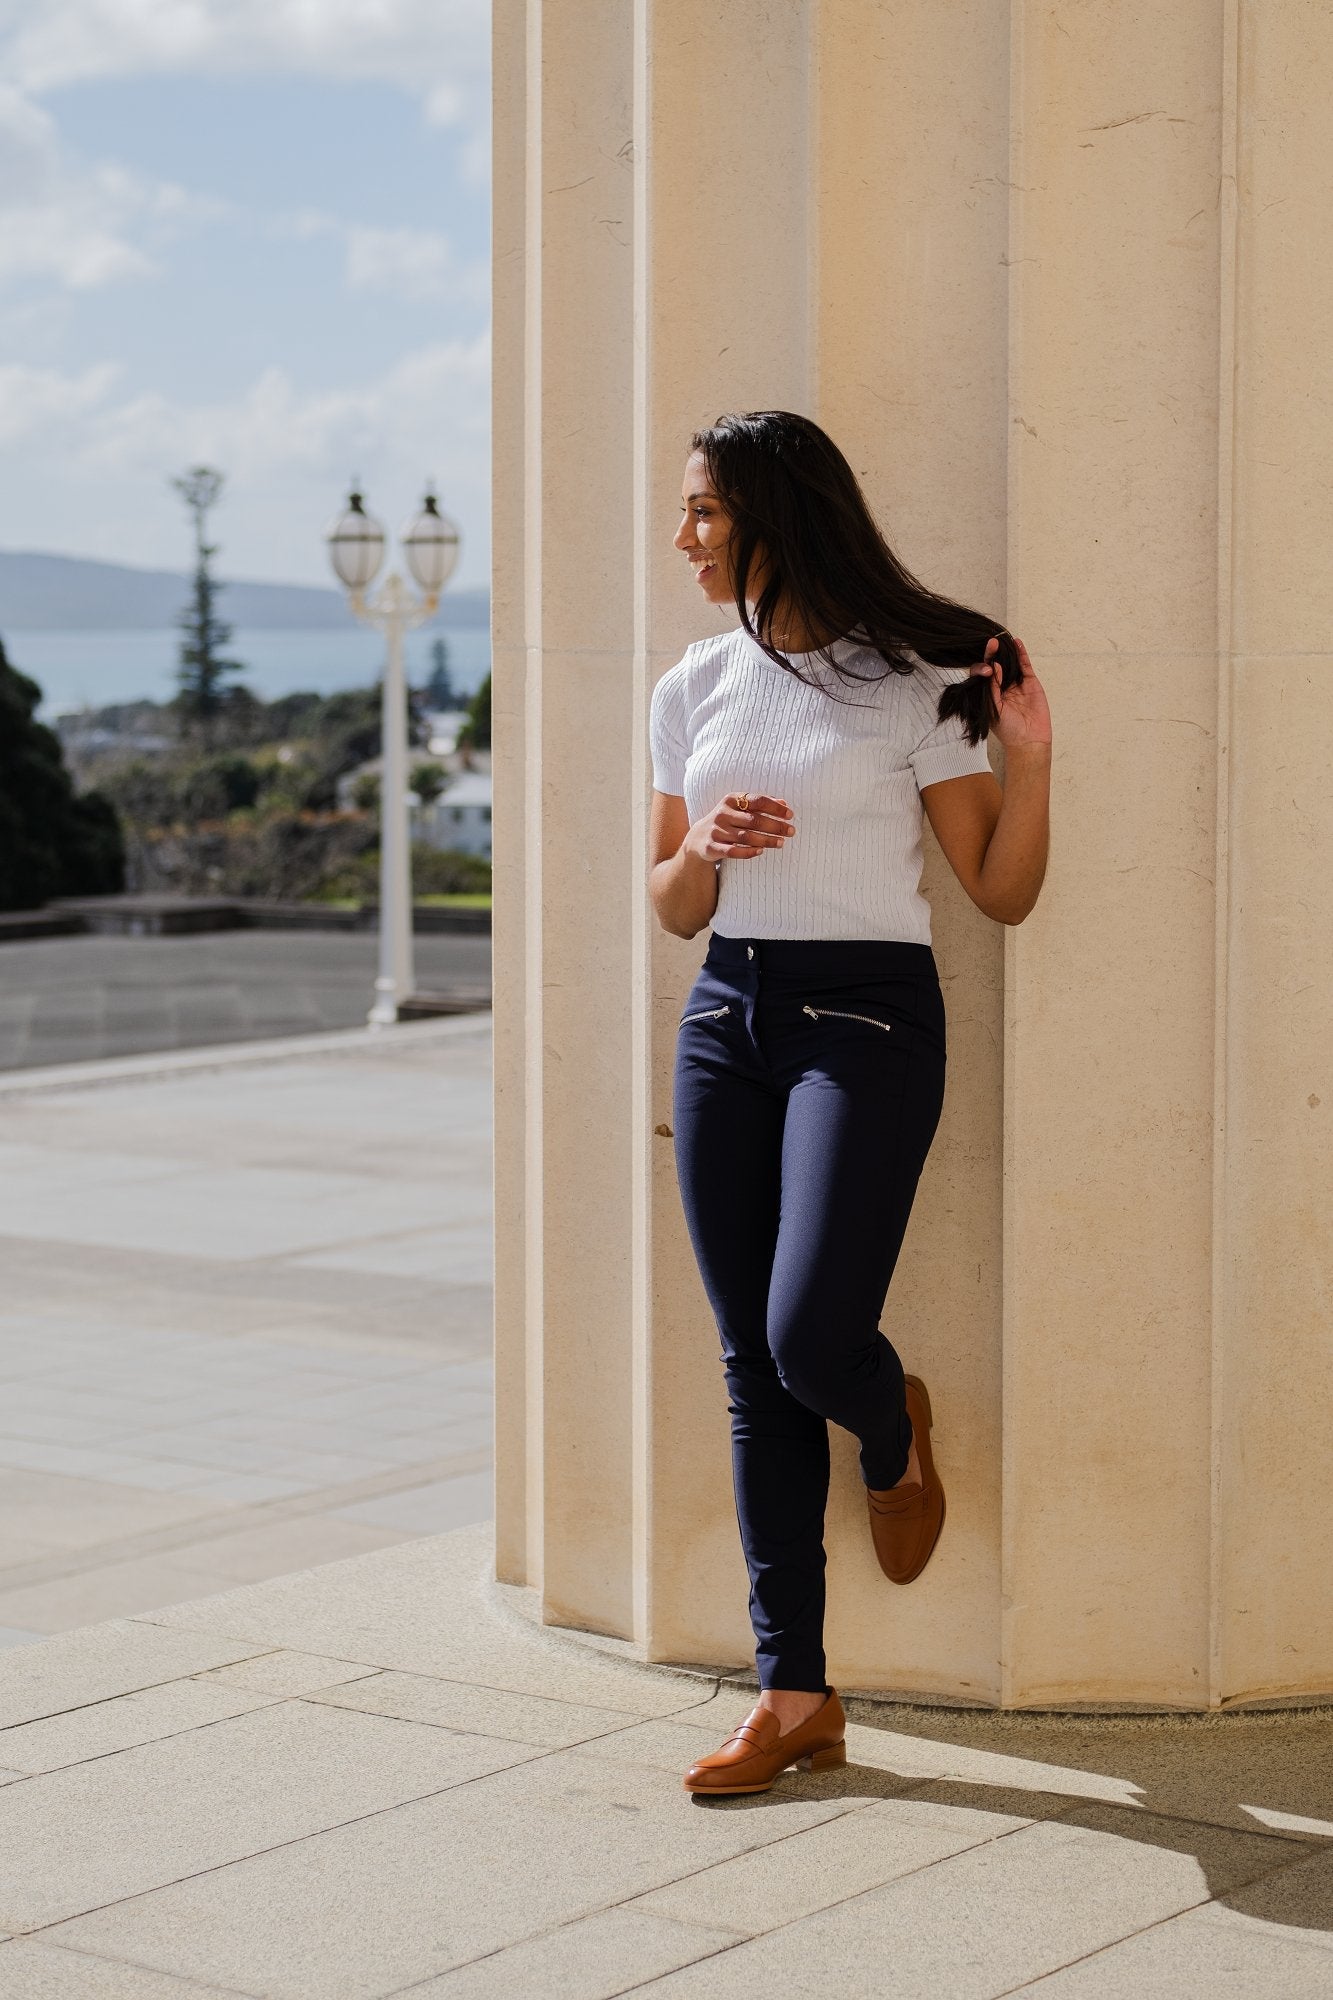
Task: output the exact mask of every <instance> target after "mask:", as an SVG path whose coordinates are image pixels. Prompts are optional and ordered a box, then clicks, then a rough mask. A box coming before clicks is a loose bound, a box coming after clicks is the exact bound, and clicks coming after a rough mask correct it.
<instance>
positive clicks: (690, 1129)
mask: <svg viewBox="0 0 1333 2000" xmlns="http://www.w3.org/2000/svg"><path fill="white" fill-rule="evenodd" d="M681 501H682V506H681V525H680V529H679V532H678V533H677V535H676V538H675V541H676V547H677V548H678V549H680V550H681V552H682V553H683V554H684V556H685V558H686V560H687V561H688V562H689V564H690V565H691V567H692V569H693V570H694V573H695V577H696V579H697V582H698V586H699V588H700V590H701V591H702V593H703V595H704V597H705V598H706V599H707V600H708V602H709V603H710V604H715V605H718V606H726V607H728V608H731V607H733V606H734V608H735V609H736V611H737V612H738V613H739V616H740V629H739V630H729V631H726V632H724V633H722V634H720V635H718V636H717V637H714V638H709V639H701V640H698V641H696V643H695V644H694V645H692V646H690V647H689V648H688V650H687V652H686V654H685V657H684V659H682V660H681V661H680V662H679V664H678V665H677V666H675V667H673V668H671V669H670V671H669V672H667V673H666V674H664V675H663V677H662V679H661V680H660V681H659V682H658V684H657V686H656V688H655V690H654V693H653V701H652V716H651V736H652V755H653V785H654V795H653V814H652V830H651V836H650V847H651V855H652V866H651V874H650V892H651V895H652V899H653V905H654V908H655V910H656V912H657V916H658V920H659V921H660V923H661V924H662V925H663V927H664V928H665V929H666V930H668V931H672V932H674V933H675V934H676V935H677V936H679V937H693V936H695V935H696V933H697V932H698V931H700V930H701V929H703V927H704V926H705V925H711V927H712V936H711V938H710V941H709V946H708V953H707V957H706V958H705V961H704V964H703V967H702V969H701V970H700V972H699V975H698V977H697V979H696V980H695V983H694V986H693V988H692V989H691V992H690V996H689V999H688V1000H687V1002H686V1004H685V1006H684V1008H683V1009H682V1019H681V1023H680V1029H679V1034H678V1039H677V1046H676V1072H675V1123H674V1130H675V1143H676V1160H677V1167H678V1172H679V1179H680V1188H681V1196H682V1200H683V1204H684V1209H685V1217H686V1222H687V1225H688V1228H689V1232H690V1238H691V1242H692V1244H693V1247H694V1252H695V1256H696V1257H697V1259H698V1263H699V1270H700V1274H701V1276H702V1279H703V1283H704V1287H705V1290H706V1292H707V1294H708V1298H709V1301H710V1304H711V1305H712V1308H713V1311H714V1314H715V1316H716V1319H717V1325H718V1332H719V1335H720V1337H721V1343H722V1359H723V1365H724V1369H725V1375H726V1382H727V1388H728V1392H729V1404H728V1407H729V1410H730V1413H731V1433H732V1474H733V1483H734V1490H735V1496H736V1512H737V1519H738V1522H739V1526H740V1532H741V1541H742V1545H743V1548H744V1552H745V1560H746V1566H747V1568H748V1570H749V1575H750V1617H751V1622H752V1624H753V1627H754V1634H755V1661H756V1666H757V1669H758V1674H759V1685H760V1695H759V1701H758V1704H757V1706H756V1707H755V1708H753V1709H752V1710H751V1712H750V1714H749V1715H748V1716H747V1717H746V1719H745V1721H744V1722H742V1723H741V1724H740V1726H739V1727H738V1728H737V1729H736V1731H735V1732H734V1733H733V1735H732V1736H731V1737H729V1738H728V1739H727V1741H726V1743H724V1744H723V1745H722V1746H721V1748H720V1749H719V1750H717V1751H716V1752H714V1753H712V1754H711V1755H709V1756H706V1757H703V1758H700V1759H699V1761H698V1762H697V1763H696V1764H694V1765H693V1766H692V1767H691V1769H690V1770H689V1772H688V1773H687V1775H686V1777H685V1786H686V1789H687V1790H689V1791H693V1792H723V1793H731V1792H753V1791H763V1790H766V1789H767V1788H768V1787H769V1786H770V1785H771V1784H772V1783H773V1780H774V1779H775V1778H776V1777H777V1775H778V1773H779V1772H780V1771H782V1770H784V1769H786V1768H787V1767H788V1766H789V1765H791V1764H793V1763H796V1762H801V1763H802V1764H805V1765H806V1766H808V1767H810V1768H819V1767H821V1766H823V1765H825V1764H838V1763H842V1762H843V1761H844V1760H845V1757H846V1751H845V1748H844V1743H843V1737H844V1727H845V1724H844V1718H843V1712H842V1707H841V1704H840V1703H839V1700H838V1696H837V1693H836V1691H835V1690H834V1689H833V1688H831V1687H829V1686H828V1684H827V1682H826V1680H825V1660H824V1649H823V1619H824V1567H825V1556H824V1540H823V1537H824V1506H825V1500H826V1497H827V1493H828V1478H829V1450H828V1420H829V1419H830V1418H831V1419H832V1420H833V1421H834V1422H835V1423H838V1424H841V1425H842V1426H843V1427H844V1428H845V1429H847V1430H849V1431H851V1432H852V1433H853V1434H854V1435H855V1436H856V1438H857V1439H858V1440H859V1443H860V1470H861V1476H862V1479H863V1480H864V1483H865V1486H866V1497H867V1510H868V1514H869V1520H870V1528H871V1533H872V1536H873V1539H874V1546H875V1552H876V1555H877V1557H878V1559H879V1563H880V1567H881V1568H882V1569H883V1571H884V1573H885V1575H886V1576H887V1577H888V1578H889V1579H890V1580H891V1581H893V1582H894V1583H899V1584H905V1583H909V1582H911V1580H912V1579H913V1578H914V1577H916V1576H918V1575H919V1574H920V1572H921V1570H922V1569H923V1567H924V1566H925V1564H926V1562H927V1561H928V1560H929V1557H930V1555H931V1553H932V1551H933V1549H934V1546H935V1543H936V1540H937V1538H938V1536H939V1532H940V1528H941V1526H942V1524H943V1519H944V1493H943V1489H942V1487H941V1484H940V1481H939V1477H938V1475H937V1473H936V1471H935V1467H934V1463H933V1461H932V1457H931V1450H930V1421H931V1413H930V1401H929V1397H928V1395H927V1393H926V1389H925V1385H924V1384H923V1383H922V1381H921V1379H920V1377H919V1376H915V1375H907V1376H905V1375H904V1373H903V1367H902V1363H901V1361H900V1360H899V1357H898V1355H897V1354H896V1353H895V1351H894V1349H893V1347H892V1346H891V1345H890V1343H889V1342H888V1340H887V1339H886V1338H885V1337H884V1335H883V1334H882V1333H881V1332H880V1330H879V1315H880V1312H881V1310H882V1308H883V1304H884V1300H885V1296H886V1294H887V1291H888V1286H889V1280H890V1278H891V1277H892V1274H893V1268H894V1264H895V1262H896V1260H897V1256H898V1251H899V1247H900V1245H901V1243H902V1240H903V1235H904V1232H905V1230H906V1227H907V1218H908V1215H909V1213H910V1210H911V1206H912V1200H913V1196H914V1194H915V1191H916V1185H917V1181H918V1179H919V1177H920V1174H921V1169H922V1167H923V1165H924V1163H925V1159H926V1154H927V1152H928V1151H929V1148H930V1143H931V1140H932V1139H933V1137H934V1135H935V1129H936V1126H937V1125H938V1122H939V1116H940V1110H941V1106H942V1103H943V1096H944V1076H945V1015H944V1003H943V999H942V996H941V993H940V985H939V978H938V974H937V970H936V965H935V960H934V956H933V953H932V951H931V943H930V936H931V933H930V906H929V904H928V903H927V902H926V900H925V898H924V897H923V896H922V895H921V894H920V892H919V889H918V886H917V885H918V882H919V879H920V874H921V864H922V856H921V816H922V809H923V807H924V810H925V813H926V814H927V816H928V817H929V819H930V823H931V826H932V828H933V830H934V833H935V836H936V838H937V839H938V841H939V844H940V846H941V848H942V849H943V850H944V853H945V855H946V856H947V858H948V860H949V863H950V865H951V866H952V868H953V870H954V873H955V874H956V875H957V876H958V879H959V880H960V882H961V883H962V885H963V887H964V888H965V889H966V891H967V893H968V895H969V896H970V897H971V898H972V900H973V902H974V903H976V904H977V906H978V908H980V909H982V910H984V911H985V912H986V914H987V915H988V916H990V917H993V918H994V919H995V920H996V921H997V922H999V923H1006V924H1018V923H1021V922H1022V921H1023V919H1024V917H1026V916H1027V914H1028V912H1029V911H1030V910H1031V909H1032V907H1033V905H1034V903H1035V902H1036V899H1037V895H1038V892H1039V890H1040V888H1041V884H1042V879H1043V876H1044V874H1045V869H1046V855H1047V841H1048V810H1047V809H1048V796H1049V779H1050V758H1051V722H1050V713H1049V710H1048V708H1047V705H1046V698H1045V695H1044V694H1043V692H1042V689H1041V686H1040V683H1039V682H1038V680H1037V677H1036V675H1035V674H1034V673H1033V671H1032V667H1031V663H1030V661H1029V660H1028V657H1027V653H1026V651H1025V650H1024V648H1023V646H1022V645H1021V643H1020V642H1019V641H1018V640H1016V639H1013V638H1011V637H1010V635H1009V634H1008V633H1007V632H1004V631H1003V630H1001V629H1000V628H999V627H998V626H997V625H996V623H995V621H993V620H991V619H988V618H985V617H983V616H982V615H981V613H979V612H976V611H971V610H968V609H967V608H966V607H965V606H962V605H957V604H953V603H951V602H949V601H948V600H947V599H945V598H941V597H938V596H936V595H934V594H933V593H932V592H930V591H928V590H926V589H925V588H924V587H923V586H922V585H921V584H919V583H918V582H917V581H916V580H915V578H913V577H912V576H910V575H909V574H908V573H907V571H906V570H905V569H904V568H903V566H902V564H901V563H899V562H898V560H897V559H896V557H895V556H894V555H893V553H892V551H891V550H890V549H889V548H888V546H887V545H886V543H885V541H884V539H883V537H882V536H881V534H880V532H879V530H878V528H877V527H876V525H875V523H874V521H873V519H872V517H871V515H870V512H869V510H868V508H867V506H866V503H865V500H864V498H863V496H862V494H861V491H860V488H859V487H858V485H857V482H856V478H855V476H854V474H853V472H852V470H851V467H850V466H849V465H848V463H847V461H846V459H845V458H844V457H843V455H842V453H841V452H840V451H839V450H838V448H837V446H836V445H835V444H834V443H833V442H832V440H831V439H830V438H829V437H827V436H826V435H825V433H824V432H823V431H822V430H820V429H819V427H818V426H817V425H816V424H813V423H811V422H809V421H808V420H807V419H806V418H803V417H799V416H793V415H791V414H789V413H788V412H785V411H781V410H765V411H758V412H751V413H750V414H748V415H744V416H727V417H723V418H721V419H719V421H718V423H717V424H716V425H715V426H714V427H713V428H712V429H710V430H706V431H700V432H698V433H697V434H696V435H695V437H694V438H693V439H692V440H691V452H690V458H689V461H688V464H687V465H686V468H685V480H684V485H683V487H682V491H681ZM992 729H994V731H995V733H996V735H997V736H998V737H999V740H1000V742H1001V743H1002V744H1003V745H1004V750H1005V784H1004V788H1003V791H1002V790H1001V787H1000V785H999V784H998V782H997V781H996V779H995V777H994V776H993V774H992V772H991V768H990V762H989V759H988V756H987V751H986V744H985V738H986V736H987V735H988V733H989V732H990V730H992Z"/></svg>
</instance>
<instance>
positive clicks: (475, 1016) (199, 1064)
mask: <svg viewBox="0 0 1333 2000" xmlns="http://www.w3.org/2000/svg"><path fill="white" fill-rule="evenodd" d="M490 1026H491V1007H490V1003H489V1001H487V1002H486V1003H485V1004H481V1003H479V1004H478V1005H477V1006H476V1008H475V1009H474V1010H472V1011H469V1012H467V1013H459V1014H451V1015H448V1016H446V1017H445V1018H444V1019H443V1020H438V1021H400V1022H398V1023H397V1024H396V1025H394V1026H391V1027H385V1028H331V1029H328V1030H326V1031H323V1032H321V1033H319V1034H314V1035H290V1036H286V1035H280V1036H276V1037H269V1038H266V1039H264V1040H255V1041H251V1042H247V1041H244V1040H242V1039H239V1038H238V1039H237V1040H236V1041H234V1042H212V1043H204V1044H201V1045H200V1046H199V1047H197V1048H186V1049H160V1050H145V1051H142V1052H140V1053H138V1054H134V1055H124V1056H95V1057H90V1058H89V1059H88V1060H87V1061H85V1062H65V1063H50V1064H34V1065H33V1066H32V1067H31V1068H30V1069H16V1070H11V1071H6V1072H4V1073H3V1074H0V1097H11V1096H12V1097H22V1096H28V1095H31V1094H33V1093H35V1092H38V1091H45V1090H72V1089H77V1090H89V1089H95V1088H99V1087H107V1086H111V1085H115V1084H126V1083H158V1082H169V1081H170V1080H171V1078H173V1077H177V1076H190V1075H197V1074H200V1073H207V1072H209V1071H212V1070H227V1069H241V1068H245V1067H248V1066H252V1065H253V1066H258V1065H260V1064H267V1063H275V1062H288V1061H292V1062H295V1061H306V1060H317V1059H318V1058H320V1057H324V1056H343V1055H358V1054H360V1055H383V1054H385V1053H387V1052H389V1051H390V1050H393V1049H400V1048H414V1047H416V1048H421V1047H429V1046H431V1045H433V1044H434V1043H437V1042H450V1041H454V1040H461V1039H465V1038H466V1037H467V1036H469V1035H484V1034H487V1033H489V1032H490Z"/></svg>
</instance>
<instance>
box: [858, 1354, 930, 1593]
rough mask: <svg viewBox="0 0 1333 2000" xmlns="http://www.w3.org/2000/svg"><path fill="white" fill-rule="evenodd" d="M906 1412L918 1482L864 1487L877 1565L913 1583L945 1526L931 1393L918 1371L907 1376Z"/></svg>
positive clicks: (899, 1579)
mask: <svg viewBox="0 0 1333 2000" xmlns="http://www.w3.org/2000/svg"><path fill="white" fill-rule="evenodd" d="M905 1380H906V1383H907V1414H908V1416H909V1417H910V1418H911V1420H912V1437H913V1439H914V1441H915V1443H916V1455H917V1457H918V1459H919V1460H920V1462H921V1484H920V1485H919V1486H911V1487H909V1488H908V1490H907V1491H906V1492H905V1493H904V1492H903V1491H902V1490H901V1488H899V1487H897V1486H889V1487H886V1488H884V1489H883V1490H881V1491H876V1489H875V1488H874V1487H873V1486H868V1487H867V1488H866V1506H867V1507H868V1509H869V1511H870V1533H871V1536H872V1538H873V1540H874V1544H875V1554H876V1555H877V1556H878V1558H879V1566H880V1568H881V1569H882V1570H883V1572H884V1574H885V1576H887V1577H888V1579H889V1582H890V1583H911V1581H912V1579H913V1578H914V1577H918V1576H920V1574H921V1572H922V1570H923V1569H924V1568H925V1567H926V1564H927V1563H928V1562H929V1561H930V1558H931V1555H932V1553H933V1551H934V1548H935V1544H936V1542H937V1541H938V1540H939V1538H940V1529H941V1528H942V1527H943V1526H944V1488H943V1487H942V1486H941V1485H940V1478H939V1474H938V1473H937V1472H936V1470H935V1460H934V1457H933V1455H932V1453H931V1449H930V1421H931V1420H930V1397H929V1396H928V1395H927V1394H926V1385H925V1383H924V1382H923V1381H922V1380H921V1377H920V1376H919V1375H908V1376H907V1377H906V1378H905Z"/></svg>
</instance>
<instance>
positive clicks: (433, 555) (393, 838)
mask: <svg viewBox="0 0 1333 2000" xmlns="http://www.w3.org/2000/svg"><path fill="white" fill-rule="evenodd" d="M327 539H328V544H329V556H330V559H331V561H332V563H333V567H334V571H335V573H336V575H337V578H338V581H339V582H340V583H341V584H342V586H343V588H344V589H345V590H346V592H347V595H348V599H349V601H350V603H351V607H352V611H353V613H354V615H355V616H356V617H358V618H360V619H362V620H363V621H364V622H365V623H366V624H367V625H374V626H377V627H378V629H379V630H380V631H381V632H383V633H384V635H385V639H386V647H385V661H384V707H383V726H382V731H381V735H382V739H383V748H384V762H383V776H382V779H381V782H380V961H379V977H378V978H377V979H376V981H375V1004H374V1006H373V1007H372V1008H371V1010H370V1014H369V1017H368V1018H369V1021H370V1025H371V1027H372V1028H383V1027H387V1026H389V1025H391V1024H392V1023H393V1022H395V1021H396V1020H397V1019H398V1009H399V1006H400V1005H401V1003H402V1002H403V1001H404V1000H406V999H408V997H409V996H410V995H411V993H412V992H413V990H414V987H415V984H416V982H415V980H414V978H413V973H412V861H411V847H410V845H409V838H408V805H407V686H406V682H405V680H404V676H403V634H404V633H405V632H407V631H409V630H411V629H412V628H413V627H414V626H417V625H424V624H425V622H426V620H427V619H428V618H433V617H434V615H435V611H436V607H437V606H438V604H439V601H440V592H441V591H442V590H443V589H444V586H445V584H446V583H447V582H448V581H449V578H450V577H451V576H452V575H453V572H454V565H455V564H456V563H457V561H458V530H457V528H456V527H455V526H454V524H453V522H452V521H450V520H448V519H447V518H446V517H445V516H444V515H443V514H441V512H440V510H439V507H438V505H437V504H436V500H435V495H434V494H433V493H430V492H428V493H427V494H426V497H425V499H424V500H423V501H422V504H421V511H420V513H419V514H416V515H415V516H414V517H413V518H412V520H410V521H408V522H407V523H406V525H405V526H404V527H403V529H402V531H401V533H400V535H399V540H400V541H401V543H402V545H403V554H404V555H405V556H406V558H407V566H408V568H409V570H410V571H411V572H412V576H413V579H414V581H415V582H416V583H417V585H418V586H419V588H420V590H421V592H422V595H421V596H420V597H414V596H413V594H412V593H411V591H409V590H408V588H407V586H406V584H405V583H404V582H403V579H402V577H401V576H399V574H398V572H397V571H396V570H393V571H391V572H390V574H389V575H388V576H387V577H386V578H385V579H384V582H383V583H382V584H381V585H380V588H379V589H378V590H377V591H376V593H375V595H374V596H373V597H369V598H368V597H367V596H366V591H367V590H368V589H369V587H370V585H371V584H372V583H373V582H374V580H375V577H376V576H377V575H378V573H379V568H380V564H381V563H382V562H383V560H384V540H385V537H384V530H383V528H382V527H381V526H380V524H379V522H378V521H376V520H375V518H374V516H373V515H371V514H367V512H366V510H365V508H364V506H363V505H362V501H361V495H360V494H359V493H357V492H353V493H352V494H351V495H350V496H349V498H348V501H347V508H346V511H345V512H344V513H342V514H340V515H339V516H338V518H337V520H336V521H334V522H333V524H332V526H331V527H330V528H329V530H328V537H327Z"/></svg>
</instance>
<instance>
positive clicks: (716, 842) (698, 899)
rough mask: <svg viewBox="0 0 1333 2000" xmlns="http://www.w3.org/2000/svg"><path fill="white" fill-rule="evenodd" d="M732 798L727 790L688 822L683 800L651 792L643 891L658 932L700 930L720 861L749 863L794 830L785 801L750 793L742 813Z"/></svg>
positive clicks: (713, 898)
mask: <svg viewBox="0 0 1333 2000" xmlns="http://www.w3.org/2000/svg"><path fill="white" fill-rule="evenodd" d="M737 797H738V795H737V794H736V793H735V792H728V793H727V796H726V798H725V799H723V800H722V801H721V803H720V804H719V805H716V806H714V807H713V810H712V811H711V812H707V813H705V814H704V816H703V818H702V819H699V820H696V821H695V823H694V825H693V826H691V825H690V820H689V814H688V812H687V811H686V807H685V801H684V799H682V798H678V797H677V796H676V794H675V793H674V792H654V793H653V810H652V817H651V819H650V821H649V824H648V857H649V868H648V894H649V895H650V896H651V897H652V901H653V908H654V909H655V910H656V912H657V921H658V922H659V923H660V924H661V926H662V928H663V930H664V931H672V932H674V934H675V935H676V936H677V937H686V938H688V937H693V936H694V934H695V932H696V931H701V930H702V929H703V927H704V925H705V924H706V923H707V922H708V921H709V919H710V918H711V917H712V914H713V912H714V910H715V909H716V908H717V894H718V888H719V883H718V863H719V862H720V861H753V860H755V859H756V858H757V857H758V856H759V855H761V854H763V853H764V852H765V850H766V849H767V848H770V847H781V845H782V843H783V841H784V840H790V838H791V836H792V835H793V834H794V833H795V831H796V826H795V822H794V821H793V819H792V816H791V808H790V806H789V805H788V804H787V802H786V800H785V799H771V798H769V797H768V796H767V794H766V793H765V794H756V795H755V796H754V797H752V798H751V799H750V802H749V809H748V810H747V811H745V812H742V811H741V809H740V807H739V805H738V804H737Z"/></svg>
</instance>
